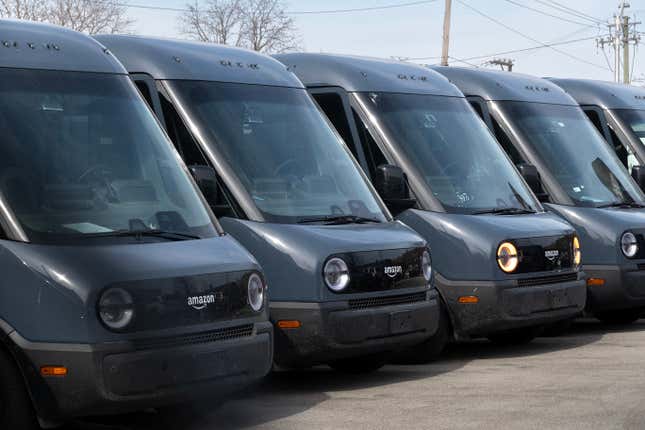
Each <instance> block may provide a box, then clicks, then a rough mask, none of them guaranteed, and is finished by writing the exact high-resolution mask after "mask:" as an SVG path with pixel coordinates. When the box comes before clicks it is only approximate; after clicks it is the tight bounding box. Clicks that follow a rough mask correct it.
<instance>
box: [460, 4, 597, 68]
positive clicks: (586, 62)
mask: <svg viewBox="0 0 645 430" xmlns="http://www.w3.org/2000/svg"><path fill="white" fill-rule="evenodd" d="M457 1H458V2H459V3H460V4H462V5H464V6H466V7H467V8H468V9H470V10H472V11H473V12H475V13H477V14H478V15H481V16H483V17H484V18H486V19H488V20H489V21H492V22H494V23H495V24H497V25H499V26H501V27H504V28H505V29H507V30H509V31H512V32H513V33H515V34H518V35H520V36H522V37H523V38H525V39H528V40H530V41H532V42H535V43H538V44H540V45H542V46H544V47H545V48H549V49H551V50H553V51H555V52H557V53H559V54H562V55H566V56H567V57H569V58H571V59H573V60H576V61H580V62H581V63H585V64H588V65H590V66H593V67H597V68H599V69H603V70H609V69H607V68H606V67H604V66H600V65H598V64H596V63H592V62H591V61H587V60H585V59H583V58H580V57H576V56H575V55H572V54H569V53H568V52H565V51H562V50H560V49H558V48H555V47H554V46H549V45H548V44H546V43H544V42H541V41H539V40H537V39H535V38H534V37H531V36H528V35H526V34H524V33H522V32H521V31H519V30H516V29H514V28H513V27H510V26H508V25H506V24H504V23H503V22H501V21H499V20H497V19H495V18H493V17H492V16H489V15H486V14H485V13H484V12H482V11H480V10H479V9H476V8H474V7H473V6H471V5H469V4H468V3H466V2H464V1H463V0H457Z"/></svg>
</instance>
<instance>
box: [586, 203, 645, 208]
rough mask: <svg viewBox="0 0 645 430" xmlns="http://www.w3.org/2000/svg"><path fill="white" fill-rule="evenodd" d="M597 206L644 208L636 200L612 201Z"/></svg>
mask: <svg viewBox="0 0 645 430" xmlns="http://www.w3.org/2000/svg"><path fill="white" fill-rule="evenodd" d="M596 207H598V208H629V209H641V208H645V206H643V205H641V204H640V203H636V202H613V203H607V204H606V205H600V206H596Z"/></svg>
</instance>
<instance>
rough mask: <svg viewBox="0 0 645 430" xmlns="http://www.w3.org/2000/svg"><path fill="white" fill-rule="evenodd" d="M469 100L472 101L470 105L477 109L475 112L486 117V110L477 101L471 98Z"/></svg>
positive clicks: (481, 116) (482, 117)
mask: <svg viewBox="0 0 645 430" xmlns="http://www.w3.org/2000/svg"><path fill="white" fill-rule="evenodd" d="M469 102H470V105H471V106H472V107H473V109H475V112H477V115H479V117H480V118H481V119H484V111H483V109H482V106H481V105H480V104H479V103H478V102H475V101H471V100H469Z"/></svg>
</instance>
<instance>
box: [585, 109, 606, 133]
mask: <svg viewBox="0 0 645 430" xmlns="http://www.w3.org/2000/svg"><path fill="white" fill-rule="evenodd" d="M584 112H585V113H586V114H587V117H589V120H590V121H591V122H592V123H593V125H594V126H595V127H596V129H597V130H598V131H599V132H600V134H602V135H603V136H604V135H605V131H604V129H603V126H602V121H601V120H600V115H598V112H596V111H595V110H593V109H588V110H585V111H584Z"/></svg>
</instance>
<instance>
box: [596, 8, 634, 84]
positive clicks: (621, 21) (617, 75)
mask: <svg viewBox="0 0 645 430" xmlns="http://www.w3.org/2000/svg"><path fill="white" fill-rule="evenodd" d="M629 6H630V5H629V3H628V2H627V1H625V0H622V1H621V2H620V4H619V5H618V14H616V15H614V19H613V22H611V21H610V23H609V24H608V25H607V27H608V28H609V35H608V36H607V37H602V38H600V39H597V40H596V45H597V46H598V47H600V48H601V49H603V50H604V49H605V46H612V47H613V49H614V80H615V81H616V82H622V83H624V84H629V83H630V80H631V76H630V75H631V70H630V53H629V45H630V44H633V45H636V44H638V43H639V42H640V39H641V37H640V35H639V33H638V32H637V31H636V26H637V25H638V24H640V22H630V19H629V16H626V15H625V9H627V8H629ZM621 51H622V52H621ZM621 54H622V61H621ZM621 70H622V73H621Z"/></svg>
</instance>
